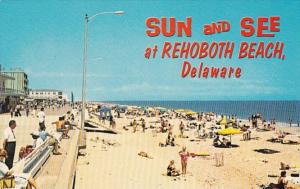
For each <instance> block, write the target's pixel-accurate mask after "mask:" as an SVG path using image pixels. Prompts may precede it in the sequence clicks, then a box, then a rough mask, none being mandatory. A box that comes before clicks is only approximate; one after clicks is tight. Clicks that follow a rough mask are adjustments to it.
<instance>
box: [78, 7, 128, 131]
mask: <svg viewBox="0 0 300 189" xmlns="http://www.w3.org/2000/svg"><path fill="white" fill-rule="evenodd" d="M124 13H125V12H124V11H114V12H99V13H97V14H94V15H93V16H91V17H88V15H87V14H86V15H85V19H84V20H85V24H84V25H85V26H84V44H83V74H82V75H83V76H82V103H81V105H82V108H81V125H80V128H81V131H83V128H84V122H85V106H86V69H87V63H88V53H87V52H88V22H91V21H92V20H93V19H94V18H95V17H97V16H100V15H104V14H115V15H123V14H124Z"/></svg>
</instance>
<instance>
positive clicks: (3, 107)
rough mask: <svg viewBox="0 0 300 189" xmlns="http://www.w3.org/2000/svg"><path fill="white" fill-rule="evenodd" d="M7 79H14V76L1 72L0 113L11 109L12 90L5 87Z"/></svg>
mask: <svg viewBox="0 0 300 189" xmlns="http://www.w3.org/2000/svg"><path fill="white" fill-rule="evenodd" d="M6 80H14V78H13V77H10V76H8V75H5V74H3V73H1V72H0V113H3V112H7V111H8V110H9V109H10V103H9V101H10V95H11V90H10V89H7V88H6V87H5V81H6Z"/></svg>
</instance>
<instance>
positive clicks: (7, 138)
mask: <svg viewBox="0 0 300 189" xmlns="http://www.w3.org/2000/svg"><path fill="white" fill-rule="evenodd" d="M16 127H17V123H16V121H15V120H11V121H9V124H8V127H7V128H6V129H5V130H4V141H3V148H4V149H5V150H6V152H7V158H6V159H5V164H6V165H7V167H8V168H9V169H11V168H12V167H13V162H14V156H15V150H16V136H15V133H14V129H15V128H16Z"/></svg>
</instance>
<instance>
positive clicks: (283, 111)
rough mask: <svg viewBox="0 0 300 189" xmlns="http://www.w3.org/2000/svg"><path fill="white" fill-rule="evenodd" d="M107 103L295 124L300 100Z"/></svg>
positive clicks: (298, 115) (298, 117)
mask: <svg viewBox="0 0 300 189" xmlns="http://www.w3.org/2000/svg"><path fill="white" fill-rule="evenodd" d="M109 103H114V104H122V105H135V106H160V107H165V108H169V109H191V110H193V111H195V112H215V113H217V114H224V115H237V117H238V118H241V119H248V117H249V116H251V115H252V114H255V113H261V114H262V115H263V118H264V119H266V120H270V119H273V118H275V120H276V121H280V122H285V123H288V122H289V120H292V123H294V124H296V123H297V122H299V121H300V101H110V102H109Z"/></svg>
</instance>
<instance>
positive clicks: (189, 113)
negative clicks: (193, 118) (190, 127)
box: [185, 111, 197, 115]
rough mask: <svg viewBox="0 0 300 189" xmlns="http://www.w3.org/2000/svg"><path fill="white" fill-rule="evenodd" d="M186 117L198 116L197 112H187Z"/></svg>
mask: <svg viewBox="0 0 300 189" xmlns="http://www.w3.org/2000/svg"><path fill="white" fill-rule="evenodd" d="M185 114H186V115H196V114H197V112H193V111H188V112H185Z"/></svg>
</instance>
